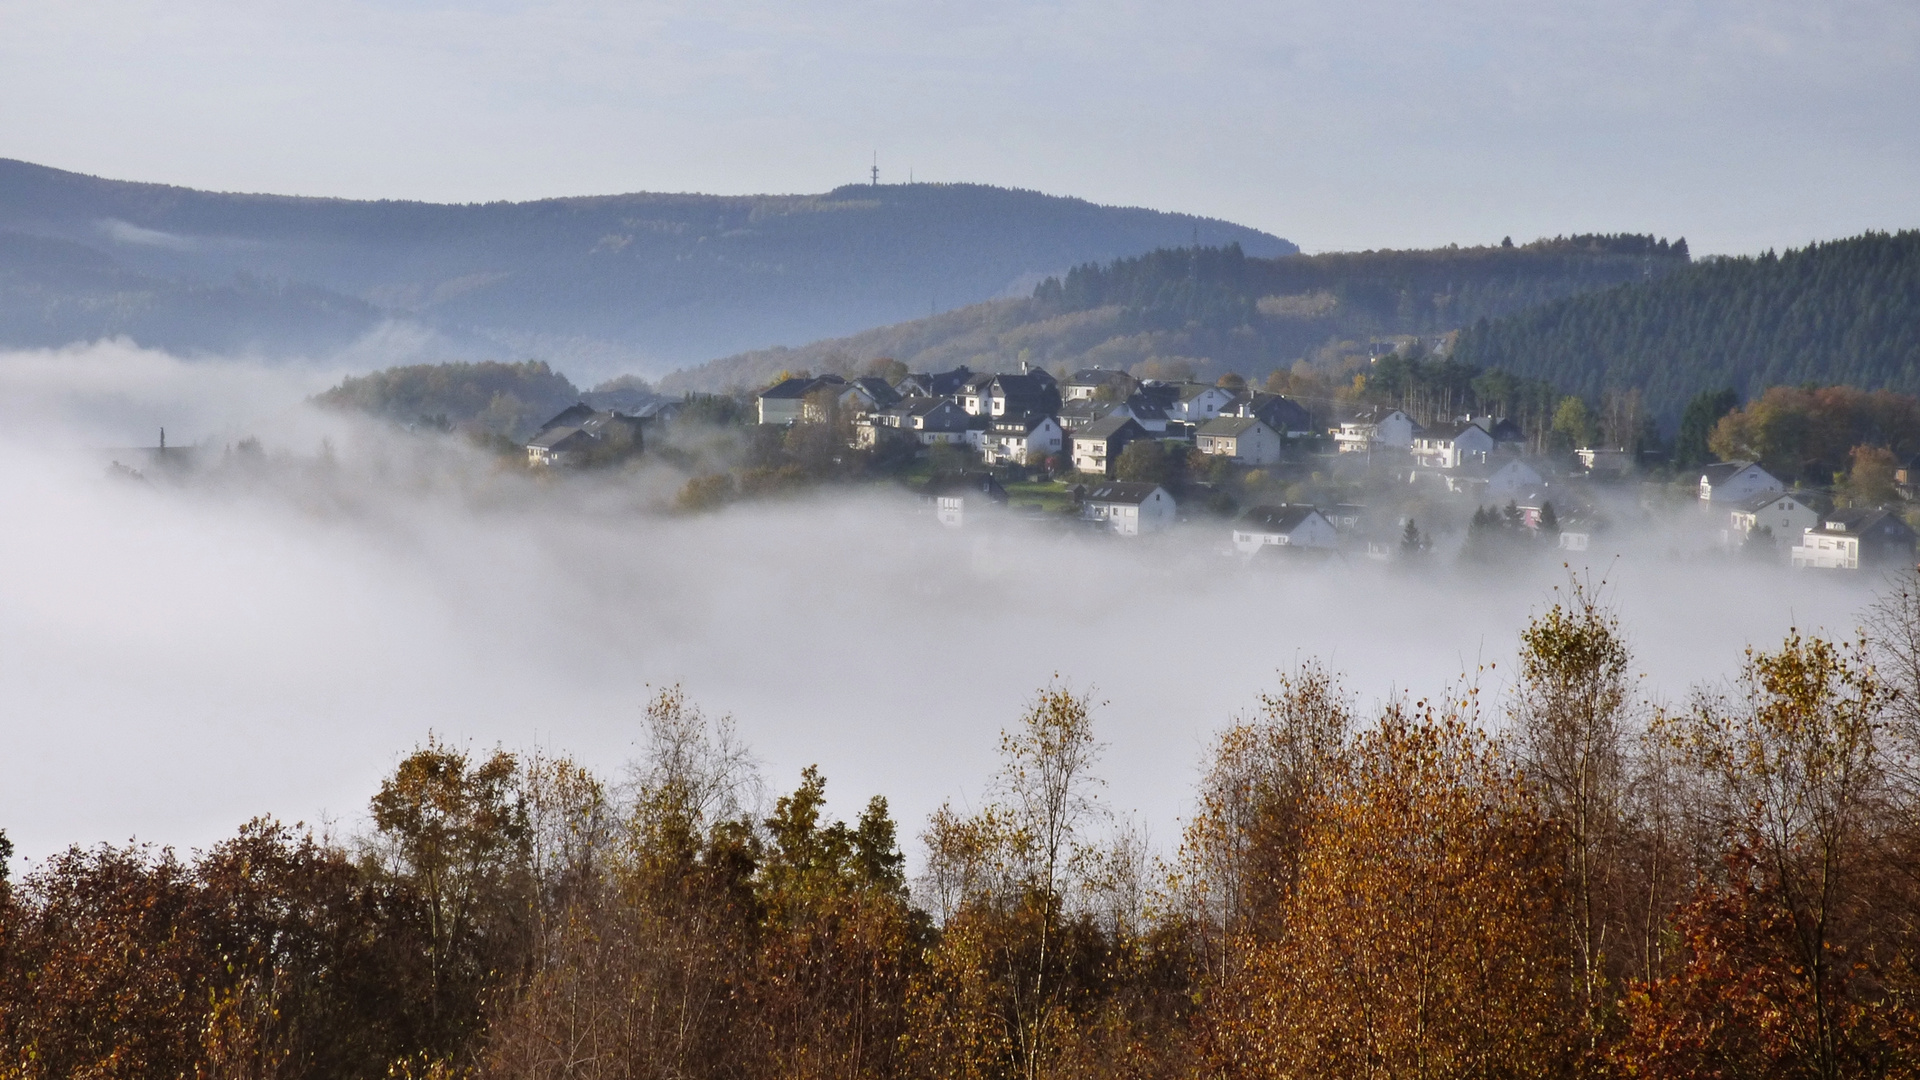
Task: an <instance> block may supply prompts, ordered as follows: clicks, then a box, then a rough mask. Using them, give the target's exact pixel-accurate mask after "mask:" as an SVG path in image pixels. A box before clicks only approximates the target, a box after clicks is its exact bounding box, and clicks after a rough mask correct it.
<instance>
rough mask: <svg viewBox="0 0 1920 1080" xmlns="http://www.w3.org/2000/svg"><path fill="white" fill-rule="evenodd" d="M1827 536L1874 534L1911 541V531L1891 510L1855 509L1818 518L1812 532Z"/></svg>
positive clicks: (1836, 511) (1838, 511)
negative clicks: (1817, 523) (1817, 522)
mask: <svg viewBox="0 0 1920 1080" xmlns="http://www.w3.org/2000/svg"><path fill="white" fill-rule="evenodd" d="M1812 531H1813V532H1817V533H1825V534H1826V535H1828V536H1861V535H1864V534H1866V533H1868V532H1876V533H1879V534H1881V535H1882V536H1892V537H1897V538H1899V539H1903V540H1912V539H1913V536H1914V533H1913V529H1911V528H1910V527H1908V525H1907V523H1906V522H1905V521H1902V520H1900V518H1899V516H1898V515H1896V514H1895V513H1894V512H1893V511H1891V510H1869V509H1865V508H1860V507H1856V508H1853V509H1848V510H1835V511H1833V512H1832V513H1830V514H1822V515H1821V516H1820V524H1819V526H1818V527H1816V528H1814V529H1813V530H1812Z"/></svg>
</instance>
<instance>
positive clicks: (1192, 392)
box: [1176, 382, 1230, 401]
mask: <svg viewBox="0 0 1920 1080" xmlns="http://www.w3.org/2000/svg"><path fill="white" fill-rule="evenodd" d="M1176 390H1177V393H1178V395H1179V396H1178V398H1177V399H1176V400H1179V401H1192V400H1193V399H1194V398H1197V397H1199V396H1200V395H1201V394H1204V393H1206V392H1207V391H1209V390H1219V391H1220V392H1221V393H1223V394H1229V393H1230V392H1229V391H1227V390H1225V389H1223V388H1221V387H1218V386H1214V385H1212V384H1211V383H1203V382H1183V383H1179V384H1178V385H1177V387H1176Z"/></svg>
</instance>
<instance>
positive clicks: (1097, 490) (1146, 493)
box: [1083, 480, 1172, 506]
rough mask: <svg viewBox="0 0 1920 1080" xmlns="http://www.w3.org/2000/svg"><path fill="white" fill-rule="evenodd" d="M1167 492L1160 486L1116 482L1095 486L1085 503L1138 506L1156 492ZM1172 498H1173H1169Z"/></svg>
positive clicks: (1088, 492)
mask: <svg viewBox="0 0 1920 1080" xmlns="http://www.w3.org/2000/svg"><path fill="white" fill-rule="evenodd" d="M1156 491H1158V492H1162V493H1164V492H1165V491H1166V489H1165V488H1163V487H1161V486H1160V485H1159V484H1136V483H1131V482H1129V481H1125V480H1115V481H1111V482H1109V483H1105V484H1095V485H1094V486H1093V487H1092V488H1090V489H1088V491H1087V494H1086V496H1085V497H1084V499H1083V501H1085V502H1099V503H1125V504H1127V505H1129V506H1138V505H1139V504H1141V503H1143V502H1146V501H1147V500H1148V499H1150V498H1152V497H1153V493H1154V492H1156ZM1168 498H1172V496H1168Z"/></svg>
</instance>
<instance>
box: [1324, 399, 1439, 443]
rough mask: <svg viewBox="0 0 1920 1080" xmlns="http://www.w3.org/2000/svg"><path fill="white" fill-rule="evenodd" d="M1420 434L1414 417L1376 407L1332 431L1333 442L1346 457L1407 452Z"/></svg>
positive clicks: (1419, 428)
mask: <svg viewBox="0 0 1920 1080" xmlns="http://www.w3.org/2000/svg"><path fill="white" fill-rule="evenodd" d="M1420 431H1421V427H1420V425H1419V424H1416V423H1414V422H1413V417H1411V416H1408V415H1407V414H1406V413H1404V412H1401V411H1400V410H1399V409H1390V408H1387V407H1386V406H1384V405H1375V406H1373V407H1372V408H1369V409H1363V410H1361V411H1360V412H1358V413H1355V414H1354V415H1352V416H1349V417H1347V418H1346V419H1344V420H1342V421H1340V426H1339V427H1337V428H1334V429H1333V441H1334V445H1335V446H1336V447H1337V448H1338V449H1339V451H1340V452H1341V453H1343V454H1350V453H1360V452H1363V451H1367V450H1372V449H1375V448H1384V449H1388V450H1408V449H1411V448H1412V447H1413V439H1414V436H1415V435H1418V434H1419V433H1420Z"/></svg>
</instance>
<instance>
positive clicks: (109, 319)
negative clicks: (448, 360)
mask: <svg viewBox="0 0 1920 1080" xmlns="http://www.w3.org/2000/svg"><path fill="white" fill-rule="evenodd" d="M381 318H382V316H381V312H380V309H379V308H377V307H375V306H374V305H372V304H369V303H367V302H366V301H364V300H358V299H355V298H353V297H349V296H343V295H341V294H339V293H335V292H331V291H329V290H326V289H322V288H318V287H316V286H312V285H289V284H287V283H284V282H276V281H263V280H260V279H258V278H253V277H249V276H245V275H236V276H234V277H231V278H229V279H228V280H226V281H223V282H217V283H207V282H197V281H190V280H182V279H178V278H168V277H160V276H155V275H152V274H145V273H141V272H139V271H136V270H130V269H128V268H126V267H125V266H122V265H120V264H119V263H117V262H115V261H114V260H113V259H112V258H111V257H109V256H108V255H107V254H105V253H104V252H101V251H98V250H96V249H94V248H90V247H86V246H84V245H81V244H76V243H72V242H70V241H66V240H56V239H52V238H49V237H44V236H31V235H27V234H23V233H15V232H0V345H10V346H16V347H29V348H31V347H54V346H59V345H65V344H67V343H69V342H73V341H83V340H91V339H95V338H101V337H119V336H123V335H124V336H126V337H131V338H133V339H134V340H136V341H139V342H140V343H142V344H144V345H149V346H153V347H157V348H162V349H169V350H172V351H175V352H180V353H193V352H198V351H210V352H220V353H225V354H257V353H262V352H265V353H276V352H287V351H291V352H305V353H326V352H332V351H336V350H338V349H341V348H344V347H346V346H347V345H349V344H351V343H352V342H353V341H354V339H355V338H358V337H359V336H361V335H362V334H365V333H366V332H367V331H369V330H371V329H373V328H374V327H375V326H376V325H378V324H379V322H380V321H381Z"/></svg>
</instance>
